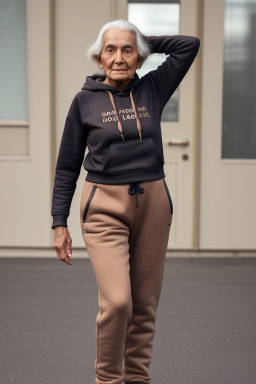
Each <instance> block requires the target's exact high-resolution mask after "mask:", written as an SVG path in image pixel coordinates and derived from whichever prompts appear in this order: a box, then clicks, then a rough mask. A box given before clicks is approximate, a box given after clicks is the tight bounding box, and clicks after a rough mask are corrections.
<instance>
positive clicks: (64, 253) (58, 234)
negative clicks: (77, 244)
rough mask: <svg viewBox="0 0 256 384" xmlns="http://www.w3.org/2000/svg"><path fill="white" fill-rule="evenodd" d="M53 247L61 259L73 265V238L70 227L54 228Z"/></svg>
mask: <svg viewBox="0 0 256 384" xmlns="http://www.w3.org/2000/svg"><path fill="white" fill-rule="evenodd" d="M53 248H54V249H55V251H56V253H57V256H58V258H59V259H60V260H62V261H64V262H65V263H67V264H69V265H72V261H71V257H72V239H71V237H70V234H69V230H68V228H66V227H55V228H54V240H53Z"/></svg>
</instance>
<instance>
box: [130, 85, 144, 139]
mask: <svg viewBox="0 0 256 384" xmlns="http://www.w3.org/2000/svg"><path fill="white" fill-rule="evenodd" d="M132 91H133V90H131V92H130V99H131V103H132V108H133V110H134V114H135V117H136V123H137V129H138V132H139V136H140V141H141V142H142V137H141V122H140V119H139V116H138V113H137V109H136V107H135V103H134V100H133V96H132Z"/></svg>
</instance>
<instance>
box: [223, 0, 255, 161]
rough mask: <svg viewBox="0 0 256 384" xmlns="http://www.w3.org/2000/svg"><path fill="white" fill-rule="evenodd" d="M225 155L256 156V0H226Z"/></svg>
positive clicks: (231, 156) (232, 157)
mask: <svg viewBox="0 0 256 384" xmlns="http://www.w3.org/2000/svg"><path fill="white" fill-rule="evenodd" d="M224 27H225V35H224V80H223V118H222V158H223V159H256V45H255V40H256V0H244V1H240V0H226V1H225V25H224Z"/></svg>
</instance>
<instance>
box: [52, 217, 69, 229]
mask: <svg viewBox="0 0 256 384" xmlns="http://www.w3.org/2000/svg"><path fill="white" fill-rule="evenodd" d="M52 217H53V222H52V229H54V228H55V227H67V226H68V224H67V220H68V216H67V215H53V216H52Z"/></svg>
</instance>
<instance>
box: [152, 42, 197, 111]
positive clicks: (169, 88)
mask: <svg viewBox="0 0 256 384" xmlns="http://www.w3.org/2000/svg"><path fill="white" fill-rule="evenodd" d="M148 40H149V45H150V46H151V52H152V53H165V54H166V55H169V56H168V57H167V59H166V60H165V61H164V62H163V63H162V64H161V65H160V66H159V67H158V68H157V69H156V70H155V71H152V72H149V74H148V76H150V77H151V79H152V80H153V82H154V84H155V86H156V88H157V90H158V93H159V97H160V102H161V106H162V108H163V107H164V106H165V104H166V103H167V101H168V100H169V98H170V97H171V95H172V94H173V92H174V91H175V90H176V88H177V87H178V85H179V84H180V82H181V81H182V79H183V77H184V76H185V74H186V73H187V71H188V69H189V68H190V66H191V64H192V63H193V61H194V59H195V57H196V55H197V52H198V50H199V46H200V41H199V39H198V38H197V37H193V36H183V35H174V36H158V37H157V36H149V37H148Z"/></svg>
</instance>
